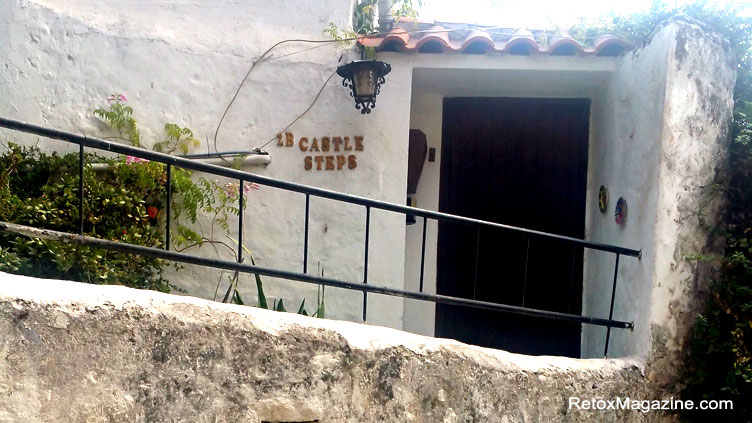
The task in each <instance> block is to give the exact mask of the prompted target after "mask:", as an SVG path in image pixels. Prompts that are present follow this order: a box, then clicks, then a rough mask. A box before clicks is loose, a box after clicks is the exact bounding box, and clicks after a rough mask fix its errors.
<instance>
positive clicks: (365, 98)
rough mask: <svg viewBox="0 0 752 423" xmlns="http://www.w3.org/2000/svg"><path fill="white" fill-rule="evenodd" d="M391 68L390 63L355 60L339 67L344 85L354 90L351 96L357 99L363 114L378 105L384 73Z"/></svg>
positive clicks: (338, 70)
mask: <svg viewBox="0 0 752 423" xmlns="http://www.w3.org/2000/svg"><path fill="white" fill-rule="evenodd" d="M391 70H392V67H391V66H390V65H389V63H384V62H379V61H378V60H355V61H353V62H350V63H348V64H346V65H342V66H340V67H338V68H337V75H339V76H341V77H342V78H344V79H343V80H342V86H343V87H347V88H350V89H351V90H352V91H351V92H350V96H352V97H353V98H354V99H355V108H356V109H358V110H360V113H361V114H366V113H371V109H372V108H374V107H376V96H377V95H379V91H380V90H381V84H383V83H384V82H385V80H384V75H386V74H388V73H389V72H390V71H391Z"/></svg>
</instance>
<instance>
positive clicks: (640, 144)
mask: <svg viewBox="0 0 752 423" xmlns="http://www.w3.org/2000/svg"><path fill="white" fill-rule="evenodd" d="M350 12H351V1H350V0H321V1H316V2H295V1H290V0H285V1H283V2H277V3H269V2H263V1H260V0H243V1H239V2H238V1H231V0H218V1H214V2H202V1H198V0H195V1H189V2H180V3H176V2H174V1H168V0H149V1H142V2H139V3H138V7H133V8H129V7H126V6H124V5H123V3H121V2H117V3H115V2H109V1H106V0H93V1H88V2H69V1H66V0H6V1H3V2H1V3H0V59H1V60H2V62H3V67H2V69H1V70H0V95H1V96H2V101H0V115H2V116H7V117H9V118H14V119H20V120H24V121H28V122H31V123H36V124H42V125H47V126H51V127H54V128H59V129H63V130H69V131H73V132H79V133H80V132H83V133H86V134H90V135H103V134H106V128H104V127H103V125H102V124H101V123H100V122H98V121H97V120H96V119H95V118H94V117H93V116H92V114H91V110H92V109H93V108H95V107H98V106H102V105H104V100H105V98H106V97H107V95H108V94H110V93H112V92H123V93H125V94H126V95H128V97H129V104H130V105H132V106H133V107H134V108H135V109H136V117H137V119H138V120H139V122H140V124H141V125H142V128H143V138H144V139H145V140H153V141H156V140H158V138H159V136H160V134H161V130H162V129H161V128H162V125H163V124H164V123H165V122H168V121H171V122H177V123H180V124H183V125H186V126H189V127H191V128H192V129H193V130H194V132H195V133H196V134H197V136H198V138H200V139H204V138H205V136H208V137H211V135H212V134H213V133H214V130H215V128H216V125H217V121H218V120H219V117H220V116H221V114H222V111H223V110H224V108H225V106H226V104H227V101H228V100H229V98H230V97H231V96H232V94H233V92H234V90H235V89H236V87H237V84H238V82H239V81H240V79H241V78H242V77H243V75H244V74H245V72H246V71H247V69H248V66H249V65H250V63H251V62H252V61H253V59H254V58H256V57H258V56H259V55H261V54H262V53H263V52H264V51H265V50H266V49H267V48H269V47H270V46H271V45H273V44H274V43H276V42H278V41H280V40H283V39H288V38H309V39H321V38H323V36H322V34H321V30H322V29H323V28H325V27H327V26H328V24H329V22H334V23H335V24H337V25H338V26H340V27H347V26H348V25H349V24H350ZM679 28H683V29H681V30H680V29H679ZM687 28H692V31H689V30H687ZM694 28H695V26H692V25H690V24H684V23H682V24H678V23H672V24H668V25H665V26H664V27H663V29H661V30H660V31H659V32H658V33H657V34H656V35H655V37H654V39H653V42H652V43H651V44H649V45H648V46H646V47H644V48H641V49H638V50H637V51H636V52H634V53H630V54H628V55H626V56H625V57H623V58H621V59H613V58H597V57H551V56H530V57H524V56H503V55H462V54H441V55H434V54H418V53H414V54H400V53H384V54H381V55H380V58H381V59H382V60H385V61H387V62H389V63H391V64H392V69H393V70H392V73H391V74H390V75H389V76H388V78H387V83H386V85H385V86H384V87H383V88H382V94H381V95H380V96H379V98H378V106H377V107H376V109H375V110H374V111H373V113H372V114H371V115H369V116H361V115H360V113H359V112H358V111H356V110H355V109H354V107H353V104H352V103H351V99H350V98H349V95H348V93H347V91H346V90H345V89H344V88H342V87H341V86H340V84H339V82H340V81H339V78H337V77H335V78H333V79H332V80H331V81H330V82H329V84H328V85H327V87H326V88H325V89H324V91H323V93H322V96H321V98H320V99H319V101H318V102H317V103H316V105H315V106H314V107H313V109H312V110H311V111H310V112H309V113H308V114H307V115H306V116H305V117H304V118H303V119H301V120H300V121H299V122H298V123H296V124H295V125H294V126H293V127H292V128H291V129H290V131H291V132H293V133H294V134H295V138H296V140H297V139H298V138H299V137H301V136H307V137H314V136H317V137H322V136H350V137H354V136H355V135H362V136H364V137H365V151H363V152H362V153H360V154H359V155H358V167H357V169H354V170H352V171H330V172H326V171H321V172H317V171H306V170H304V167H303V157H304V156H305V154H304V153H302V152H301V151H299V150H298V149H297V148H296V147H293V148H287V147H277V146H276V145H275V143H274V142H273V143H272V144H270V145H269V146H268V147H267V148H266V149H267V150H268V151H269V152H270V154H271V155H272V157H273V160H272V163H271V164H270V165H269V166H268V167H254V168H249V170H251V171H253V172H258V173H260V174H263V175H266V176H271V177H275V178H279V179H283V180H288V181H295V182H301V183H305V184H310V185H314V186H320V187H325V188H329V189H333V190H337V191H343V192H348V193H354V194H358V195H362V196H366V197H372V198H376V199H381V200H386V201H390V202H395V203H400V204H401V203H403V202H404V199H405V191H406V174H407V146H408V142H407V141H408V130H409V128H411V127H412V128H416V129H421V130H423V131H424V132H425V133H426V135H427V137H428V142H429V146H430V147H436V148H437V161H436V162H434V163H426V165H425V167H424V173H423V176H422V179H421V183H420V184H419V187H418V194H417V196H416V197H417V200H418V205H419V206H420V207H425V208H429V209H436V208H437V206H438V170H439V167H440V157H441V154H440V134H441V128H440V123H441V99H442V98H443V97H444V96H458V95H463V96H479V95H489V96H525V97H535V96H541V97H545V96H558V97H587V98H592V99H593V112H592V114H591V116H592V134H591V151H590V170H589V175H588V181H589V187H590V190H589V191H590V192H589V197H588V212H587V234H588V239H591V240H594V241H601V242H607V243H613V244H620V245H625V246H629V247H636V248H640V247H641V248H643V250H644V257H643V259H642V261H640V262H637V261H636V260H632V259H626V258H625V259H624V260H622V266H621V271H620V278H619V279H620V282H619V290H618V292H617V307H616V311H615V315H614V317H615V318H617V319H624V320H634V321H635V324H636V326H637V328H636V329H635V331H634V332H625V331H615V332H614V334H613V344H612V347H611V351H612V354H613V355H614V356H624V355H634V354H636V355H643V354H645V353H646V351H648V350H650V349H651V345H652V348H653V349H655V348H656V347H655V345H658V344H660V345H669V346H670V347H671V348H673V349H674V350H677V349H679V348H680V347H679V346H678V344H671V343H670V342H662V343H658V344H657V343H656V342H655V339H656V338H657V335H656V333H657V334H658V335H660V336H661V337H662V338H661V339H673V338H672V337H676V336H679V335H681V334H680V332H681V330H680V326H681V322H682V316H684V317H686V311H687V310H689V309H691V306H690V303H691V300H687V299H685V298H693V297H692V295H690V294H692V293H693V292H694V291H692V289H691V288H690V287H691V284H690V283H689V281H690V279H692V275H694V274H695V273H694V272H693V271H692V270H691V268H689V267H687V266H688V264H687V263H685V262H683V261H682V251H686V249H687V248H688V249H689V250H690V251H691V250H692V249H693V248H695V247H702V245H700V244H701V242H700V241H701V240H702V239H704V238H705V237H706V235H707V234H706V232H704V230H703V229H702V228H699V227H698V226H697V225H689V224H685V223H681V222H683V221H682V220H681V216H683V215H685V214H687V210H691V209H692V204H694V203H693V202H696V201H697V199H698V198H699V196H700V191H701V186H702V185H703V184H704V182H705V179H706V177H707V176H708V175H709V174H711V173H712V171H713V170H714V169H715V163H717V160H716V159H715V158H716V157H717V156H718V155H719V154H720V153H719V152H720V151H722V148H720V147H719V146H720V145H721V142H720V139H721V138H722V137H721V135H722V132H723V130H724V125H726V124H727V123H728V122H727V121H728V117H729V116H730V115H729V113H730V98H731V97H730V87H731V86H732V85H733V74H732V72H731V69H732V66H731V65H730V64H729V63H728V60H727V59H728V57H729V55H730V53H729V51H728V50H724V49H723V48H721V47H719V46H721V41H719V40H718V39H717V38H716V37H715V36H707V32H706V31H701V30H700V31H699V32H697V31H695V30H694ZM693 31H694V32H693ZM677 34H685V35H687V37H684V38H682V37H680V36H679V35H677ZM687 38H689V39H690V41H687ZM677 39H682V40H684V41H682V43H679V42H677ZM688 43H689V44H691V47H692V48H687V49H686V51H683V50H682V49H681V48H679V47H680V45H682V46H683V45H685V44H688ZM693 43H694V44H693ZM316 46H317V48H315V49H313V50H308V51H305V52H300V51H301V50H304V49H307V48H310V47H311V45H303V44H298V43H294V44H290V45H285V46H283V47H281V48H280V49H279V50H275V56H274V60H271V61H269V62H265V63H262V64H260V65H259V66H258V67H257V69H256V70H255V71H254V73H253V74H252V75H251V77H250V78H249V80H248V83H247V84H246V86H245V87H244V88H243V90H242V91H241V94H240V96H239V97H238V101H237V102H236V103H235V105H234V107H233V109H232V110H231V111H230V113H229V114H228V117H227V119H226V121H225V123H224V126H223V127H222V130H221V132H220V136H219V139H218V143H219V148H220V149H221V150H239V149H250V148H253V147H256V146H259V145H262V144H263V143H265V142H266V141H267V140H269V139H271V138H272V137H274V135H275V134H276V133H277V132H278V131H279V130H281V129H283V128H284V127H285V126H286V125H287V124H288V123H289V122H291V121H292V120H293V119H294V118H295V117H296V116H298V114H299V113H301V112H302V111H303V110H305V109H306V108H307V107H308V105H309V104H310V102H311V100H312V99H313V97H314V96H315V95H316V93H317V92H318V90H319V88H320V86H321V85H322V84H323V83H324V81H325V80H326V79H327V78H328V77H329V76H330V75H331V74H332V72H334V69H335V68H336V66H337V65H338V64H340V63H343V62H346V61H349V60H350V59H351V58H354V55H353V54H352V52H349V51H348V49H347V48H345V47H343V46H338V45H337V44H326V45H316ZM677 52H678V53H677ZM288 53H297V54H294V55H289V56H287V55H286V54H288ZM343 54H344V57H341V56H343ZM688 56H689V58H690V60H689V61H687V57H688ZM340 59H341V60H340ZM690 62H691V63H692V65H691V67H686V63H690ZM683 66H684V67H683ZM468 76H469V77H468ZM666 81H668V82H666ZM713 96H715V97H713ZM708 99H711V100H708ZM697 116H701V117H703V119H702V120H697V119H696V118H697ZM693 122H694V123H693ZM1 134H2V137H3V139H4V140H13V141H22V142H25V143H35V142H38V141H39V140H37V139H35V138H26V137H20V136H18V135H16V134H12V133H9V132H8V131H2V132H1ZM147 144H148V143H147ZM42 145H43V147H45V148H55V149H60V147H57V146H58V145H59V144H57V143H56V144H42ZM53 145H54V146H55V147H51V146H53ZM205 148H206V145H202V147H201V149H202V150H203V149H205ZM658 181H661V182H660V183H659V182H658ZM602 183H603V184H606V185H607V186H609V189H610V193H611V198H612V206H611V207H610V210H613V204H614V202H615V201H616V199H617V198H618V197H619V196H625V198H627V200H628V201H629V206H630V207H629V217H628V219H627V224H626V225H625V226H623V227H616V225H614V224H613V219H612V217H611V215H610V214H609V215H607V216H602V215H600V214H599V213H597V212H596V211H595V210H596V209H595V208H594V207H595V203H596V202H595V199H594V194H593V192H594V191H593V190H597V187H598V186H599V185H600V184H602ZM685 188H686V189H685ZM677 204H679V205H681V207H683V208H678V207H679V206H677ZM303 205H304V197H303V196H302V195H294V194H290V193H285V192H281V191H278V190H274V189H270V188H264V187H262V188H261V190H260V191H258V192H254V193H253V194H252V197H251V200H250V205H249V209H248V211H247V213H246V221H247V225H246V233H245V237H246V240H248V245H249V247H250V249H251V250H252V251H253V254H254V256H255V258H256V260H257V263H258V264H260V265H262V266H270V267H278V268H283V269H289V270H301V269H302V249H303V248H302V243H303V214H304V209H303ZM311 206H312V208H311V230H310V246H311V252H310V267H309V269H310V270H311V272H314V271H316V269H317V264H320V266H321V267H323V268H324V269H325V272H326V276H332V277H335V278H341V279H345V280H352V281H358V280H361V279H362V274H363V236H364V220H363V219H364V214H365V211H364V209H363V208H362V207H355V206H341V205H339V206H337V205H333V204H332V203H331V202H329V201H325V200H320V199H313V200H312V203H311ZM208 223H209V222H206V221H204V222H203V224H205V225H206V224H208ZM371 224H372V226H371V246H370V251H371V254H370V260H371V261H370V265H369V282H370V283H373V284H379V285H386V286H390V287H395V288H402V287H403V286H404V287H407V288H408V289H414V288H415V287H417V275H418V274H419V269H418V268H417V266H418V265H419V263H420V238H419V237H420V231H421V227H420V224H417V225H415V226H412V227H409V228H407V229H405V224H404V217H403V216H402V215H398V214H394V213H384V212H379V211H374V212H373V213H372V223H371ZM231 235H232V236H233V237H234V236H236V235H237V234H235V233H233V234H231ZM435 239H436V226H435V223H434V224H432V225H431V226H429V232H428V240H429V246H432V248H429V249H428V251H427V268H426V272H427V273H426V276H427V280H426V286H427V291H428V292H433V290H435V274H434V273H435ZM403 240H404V241H403ZM197 253H200V254H205V255H209V256H211V255H213V254H214V253H213V251H212V250H210V249H208V248H205V249H202V250H201V251H198V252H197ZM224 256H225V257H228V256H227V255H226V254H225V255H224ZM586 260H587V262H586V263H587V264H586V282H585V291H586V292H585V296H584V298H583V301H584V306H583V307H584V312H585V313H586V314H592V315H599V316H602V317H605V316H606V315H607V313H606V310H605V309H604V306H606V305H607V303H608V301H607V298H608V297H610V281H611V277H612V273H611V272H612V269H613V268H612V267H611V264H610V262H609V260H610V257H609V259H608V260H602V259H600V258H598V257H595V256H588V257H586ZM218 276H219V275H218V274H217V272H214V271H210V270H206V269H197V268H195V267H192V266H189V267H188V268H186V269H185V270H183V271H182V272H181V273H178V274H176V275H175V276H174V277H173V280H174V281H175V283H176V284H177V285H178V286H180V287H182V288H184V289H186V290H188V293H189V294H191V295H196V296H201V297H208V298H211V297H212V296H213V295H214V291H215V286H216V285H215V284H216V281H217V279H218ZM265 284H266V288H267V295H268V296H269V297H277V298H279V297H282V298H284V299H285V300H286V302H287V305H288V308H292V307H294V306H296V305H297V304H298V303H299V302H300V301H301V300H302V299H303V298H306V299H307V303H308V304H312V303H314V302H315V297H316V289H315V287H302V286H300V285H298V284H296V283H290V282H283V281H275V280H272V279H270V278H266V279H265ZM223 288H224V287H223ZM240 289H241V293H243V294H244V296H245V297H246V300H248V299H249V298H251V301H252V298H253V295H252V294H253V293H254V291H255V290H254V284H253V282H252V280H251V278H248V277H244V278H243V279H242V281H241V286H240ZM361 301H362V295H361V294H359V293H352V292H349V293H344V292H336V290H333V289H330V290H328V291H327V311H328V314H329V316H330V317H334V318H342V319H349V320H359V319H360V314H361V310H360V305H361ZM677 308H678V309H680V310H684V311H683V313H684V314H682V313H677V312H674V311H672V310H676V309H677ZM369 310H370V312H369V318H368V320H369V323H374V324H382V325H387V326H391V327H395V328H402V327H404V328H405V329H407V330H410V331H413V332H417V333H424V334H431V333H432V332H433V306H432V305H426V304H418V303H416V302H413V301H408V302H404V304H403V301H402V300H399V299H394V298H383V297H381V296H375V295H371V296H369ZM403 316H404V324H403ZM685 320H686V319H685ZM685 326H686V325H685ZM656 328H657V329H656ZM656 331H658V332H656ZM603 338H604V336H603V333H602V330H600V329H594V330H591V329H586V330H585V332H584V335H583V355H584V356H586V357H597V356H600V354H601V351H602V342H603ZM651 341H652V342H651Z"/></svg>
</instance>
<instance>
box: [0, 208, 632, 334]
mask: <svg viewBox="0 0 752 423" xmlns="http://www.w3.org/2000/svg"><path fill="white" fill-rule="evenodd" d="M0 231H5V232H13V233H16V234H19V235H24V236H28V237H34V238H43V239H51V240H55V241H64V242H71V243H75V244H81V245H88V246H92V247H96V248H102V249H105V250H113V251H119V252H122V253H129V254H136V255H140V256H147V257H153V258H158V259H163V260H171V261H177V262H180V263H187V264H196V265H201V266H210V267H215V268H218V269H225V270H231V271H237V272H242V273H249V274H257V275H261V276H269V277H275V278H281V279H288V280H293V281H299V282H307V283H312V284H317V285H325V286H331V287H335V288H344V289H350V290H354V291H362V292H363V293H364V294H365V293H372V294H383V295H390V296H395V297H402V298H409V299H413V300H423V301H431V302H434V303H441V304H449V305H458V306H468V307H474V308H481V309H486V310H494V311H502V312H507V313H515V314H522V315H525V316H531V317H541V318H546V319H556V320H565V321H569V322H577V323H587V324H591V325H599V326H606V327H615V328H621V329H631V328H632V323H631V322H622V321H618V320H609V319H602V318H598V317H588V316H578V315H574V314H566V313H559V312H555V311H548V310H538V309H532V308H524V307H518V306H513V305H507V304H497V303H491V302H487V301H477V300H470V299H466V298H457V297H449V296H446V295H436V294H426V293H420V292H411V291H404V290H401V289H395V288H387V287H385V286H376V285H368V284H363V283H358V282H346V281H341V280H337V279H332V278H326V277H321V276H313V275H307V274H304V273H298V272H291V271H288V270H280V269H272V268H268V267H261V266H255V265H248V264H244V263H238V262H235V261H229V260H221V259H213V258H207V257H199V256H194V255H191V254H186V253H178V252H175V251H168V250H163V249H159V248H152V247H145V246H142V245H134V244H126V243H122V242H117V241H110V240H106V239H100V238H94V237H90V236H87V235H76V234H70V233H67V232H59V231H53V230H50V229H38V228H33V227H30V226H24V225H17V224H14V223H8V222H2V221H0Z"/></svg>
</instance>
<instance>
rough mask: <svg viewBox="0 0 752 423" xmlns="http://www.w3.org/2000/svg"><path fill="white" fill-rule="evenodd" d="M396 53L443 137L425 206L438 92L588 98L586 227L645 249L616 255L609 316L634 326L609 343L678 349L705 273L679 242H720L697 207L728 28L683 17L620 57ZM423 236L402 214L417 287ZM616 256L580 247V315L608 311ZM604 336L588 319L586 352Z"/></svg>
mask: <svg viewBox="0 0 752 423" xmlns="http://www.w3.org/2000/svg"><path fill="white" fill-rule="evenodd" d="M687 40H690V41H687ZM684 44H687V47H686V49H685V50H686V51H684V50H682V48H684V47H683V45H684ZM403 56H407V57H409V60H410V61H411V63H415V65H414V71H413V96H412V103H411V122H410V127H411V128H414V129H420V130H422V131H423V132H425V133H426V136H427V139H428V145H429V147H435V148H436V149H437V154H436V160H437V161H436V162H435V163H428V162H427V163H426V164H425V167H424V171H423V175H422V176H421V180H420V183H419V185H418V190H417V194H416V195H415V198H416V199H417V202H418V206H419V207H422V208H428V209H432V210H437V209H438V193H439V179H440V178H439V169H440V159H441V154H440V151H441V149H440V146H441V119H442V111H441V107H442V99H443V97H452V96H512V97H580V98H590V99H591V100H592V106H591V135H590V147H589V148H590V149H589V166H588V167H589V169H588V193H587V206H586V239H588V240H590V241H595V242H602V243H607V244H614V245H619V246H624V247H628V248H634V249H642V250H643V257H642V259H641V260H637V259H635V258H630V257H622V258H621V260H620V266H619V277H618V285H617V292H616V301H615V308H614V315H613V318H614V319H617V320H624V321H632V322H634V324H635V330H634V331H630V330H620V329H614V330H612V331H611V342H610V347H609V356H610V357H623V356H630V355H636V356H642V357H648V356H651V357H660V356H664V355H666V354H663V353H662V352H661V348H663V347H665V346H668V348H671V349H673V350H674V351H680V350H681V348H682V339H685V338H684V337H685V335H686V331H687V329H688V327H689V324H690V323H691V322H692V320H693V319H694V315H693V314H692V312H691V310H694V309H696V307H697V304H698V298H699V295H698V294H699V292H700V291H701V290H702V286H704V283H705V282H707V279H705V280H700V278H701V277H703V276H702V275H701V274H700V273H698V271H697V269H696V268H695V265H694V264H693V263H691V262H688V261H686V260H685V259H684V256H685V255H692V254H696V253H698V252H705V253H708V252H713V251H715V252H717V251H718V244H717V242H715V243H714V239H713V237H711V236H710V234H709V231H708V229H707V227H705V226H703V225H700V224H699V222H698V221H697V219H696V217H694V216H693V213H695V214H696V211H697V210H698V209H699V207H700V204H701V201H702V200H701V199H702V198H703V196H705V195H706V194H707V193H706V191H705V190H704V189H703V187H706V186H708V185H709V182H710V181H711V180H712V178H713V176H714V175H715V174H716V172H717V171H718V170H719V166H720V163H722V160H721V159H722V157H723V154H724V153H723V152H724V151H725V150H724V148H725V147H724V145H725V141H726V138H725V136H726V131H727V129H728V123H729V122H730V120H729V119H730V113H731V99H732V92H731V90H732V88H733V65H732V64H730V63H731V60H730V57H732V56H731V53H730V51H729V50H728V48H727V47H725V46H724V44H723V42H722V40H720V39H719V38H718V37H717V35H715V34H714V33H712V31H709V30H708V29H707V28H700V27H699V26H698V25H697V24H696V23H687V22H684V21H683V20H681V19H679V20H673V21H669V22H667V23H665V24H664V25H662V26H661V27H660V28H659V29H658V30H657V31H656V33H655V34H654V36H653V38H652V41H651V42H650V43H649V44H648V45H646V46H643V47H641V48H638V49H637V50H635V51H634V52H631V53H628V54H626V55H624V56H623V57H620V58H617V59H609V58H560V57H545V56H543V57H541V56H538V57H513V56H481V57H467V58H465V57H457V56H454V57H453V56H452V55H441V56H440V57H437V56H434V55H412V56H411V55H403ZM677 57H680V58H681V60H679V59H677ZM390 60H392V59H390ZM574 60H576V61H574ZM684 62H687V63H689V64H685V63H684ZM600 185H605V186H606V187H608V189H609V194H610V197H611V201H610V204H609V208H608V210H607V211H606V213H604V214H601V213H600V211H599V210H598V207H597V203H598V199H597V198H598V188H599V187H600ZM619 197H624V198H626V199H627V202H628V217H627V221H626V223H625V224H624V225H621V226H620V225H617V224H616V223H615V222H614V215H613V210H614V207H615V204H616V201H617V200H618V198H619ZM682 203H686V204H687V205H681V204H682ZM677 204H680V205H677ZM719 210H720V209H719V206H718V204H716V203H713V204H711V205H710V206H709V207H707V208H706V210H705V212H706V213H707V214H706V216H705V218H706V220H708V221H714V220H715V221H717V220H718V216H719ZM436 235H437V234H436V225H435V224H434V225H429V227H428V231H427V239H428V240H429V243H428V248H427V251H426V269H425V272H426V273H425V277H426V282H425V286H426V288H427V291H428V292H435V289H436V288H435V286H436V285H435V280H436V279H435V278H436V275H435V271H436V245H435V240H436ZM421 236H422V226H421V224H420V221H419V223H418V224H416V225H414V226H411V227H408V229H407V231H406V265H405V285H406V286H407V287H410V288H412V289H415V288H416V287H417V286H418V278H419V274H420V242H421ZM614 259H615V257H614V255H613V254H610V253H604V252H597V251H590V252H588V253H586V255H585V264H584V270H585V272H584V287H583V288H584V289H583V291H584V292H583V314H584V315H588V316H595V317H602V318H607V317H608V315H609V304H610V299H611V290H612V282H613V275H614ZM404 315H405V326H404V328H405V329H406V330H410V331H414V332H416V333H421V334H432V333H433V330H434V326H433V316H434V307H433V306H432V305H426V304H422V303H420V302H417V301H406V302H405V312H404ZM605 337H606V329H605V328H602V327H598V326H591V325H583V337H582V356H583V357H585V358H589V357H602V356H603V351H604V345H605Z"/></svg>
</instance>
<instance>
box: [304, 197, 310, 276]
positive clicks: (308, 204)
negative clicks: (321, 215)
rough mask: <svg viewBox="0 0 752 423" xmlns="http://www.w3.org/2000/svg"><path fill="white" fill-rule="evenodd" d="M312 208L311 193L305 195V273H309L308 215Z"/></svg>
mask: <svg viewBox="0 0 752 423" xmlns="http://www.w3.org/2000/svg"><path fill="white" fill-rule="evenodd" d="M310 208H311V195H310V194H306V195H305V228H304V230H303V273H308V216H309V212H310Z"/></svg>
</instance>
